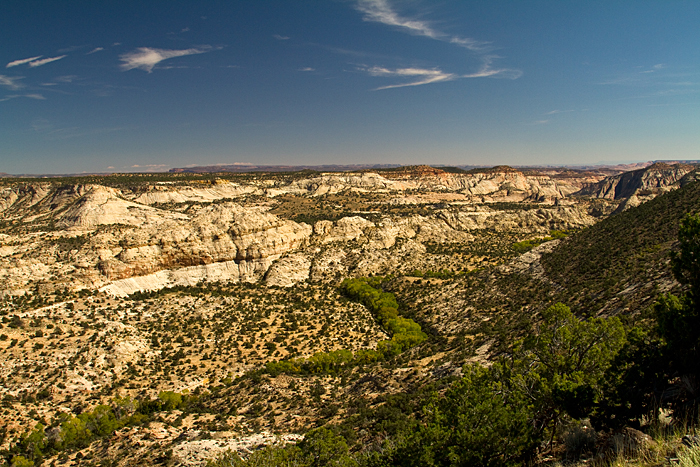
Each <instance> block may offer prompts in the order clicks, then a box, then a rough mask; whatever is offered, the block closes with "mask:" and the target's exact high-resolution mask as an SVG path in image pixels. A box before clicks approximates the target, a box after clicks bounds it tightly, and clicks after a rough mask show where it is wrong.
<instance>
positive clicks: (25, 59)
mask: <svg viewBox="0 0 700 467" xmlns="http://www.w3.org/2000/svg"><path fill="white" fill-rule="evenodd" d="M41 57H43V55H37V56H36V57H32V58H23V59H21V60H15V61H12V62H10V63H8V64H7V65H5V68H12V67H13V66H18V65H24V64H25V63H29V62H33V61H34V60H37V59H39V58H41Z"/></svg>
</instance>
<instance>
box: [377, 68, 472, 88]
mask: <svg viewBox="0 0 700 467" xmlns="http://www.w3.org/2000/svg"><path fill="white" fill-rule="evenodd" d="M365 71H367V72H368V73H369V74H370V75H372V76H381V77H389V78H409V81H408V82H407V83H400V84H390V85H388V86H380V87H378V88H375V89H374V90H375V91H381V90H382V89H394V88H403V87H406V86H420V85H422V84H431V83H438V82H441V81H452V80H453V79H457V78H459V75H455V74H453V73H445V72H444V71H442V70H439V69H437V68H396V69H394V70H390V69H388V68H384V67H379V66H374V67H372V68H368V69H366V70H365Z"/></svg>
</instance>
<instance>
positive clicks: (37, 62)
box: [29, 55, 67, 68]
mask: <svg viewBox="0 0 700 467" xmlns="http://www.w3.org/2000/svg"><path fill="white" fill-rule="evenodd" d="M65 57H67V55H59V56H58V57H49V58H44V59H41V60H34V61H32V62H29V66H30V67H31V68H36V67H38V66H42V65H46V64H47V63H51V62H55V61H57V60H60V59H62V58H65Z"/></svg>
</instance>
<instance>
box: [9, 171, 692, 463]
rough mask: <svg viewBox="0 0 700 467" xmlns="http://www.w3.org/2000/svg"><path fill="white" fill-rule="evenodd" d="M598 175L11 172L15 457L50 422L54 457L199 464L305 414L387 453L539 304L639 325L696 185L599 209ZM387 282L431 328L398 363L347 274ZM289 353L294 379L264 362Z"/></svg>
mask: <svg viewBox="0 0 700 467" xmlns="http://www.w3.org/2000/svg"><path fill="white" fill-rule="evenodd" d="M596 177H599V175H596V174H590V173H582V172H562V173H544V172H536V173H526V172H525V173H524V172H522V171H518V170H515V169H512V168H508V167H496V168H493V169H491V170H478V171H473V172H470V173H463V172H462V171H457V170H453V171H447V170H442V169H433V168H426V167H412V168H403V169H400V170H385V171H382V172H365V173H327V174H319V173H303V174H268V175H264V176H263V175H261V174H232V175H230V176H228V178H221V177H219V176H205V175H190V174H184V175H183V174H175V175H157V176H128V177H127V176H124V177H121V176H119V177H90V178H80V179H70V180H52V181H46V180H16V179H13V180H5V181H3V185H2V188H0V210H1V212H2V223H0V257H1V258H2V265H1V266H0V281H2V283H3V288H2V289H1V290H0V315H1V316H2V323H0V325H1V326H2V328H0V355H2V356H3V358H2V363H0V397H1V398H2V400H3V407H2V412H0V421H2V422H3V426H4V429H0V451H1V452H2V456H4V457H5V458H10V457H11V456H10V450H11V449H13V446H16V445H18V444H17V443H19V446H25V445H24V444H22V443H25V444H26V442H25V441H22V440H26V439H28V438H27V437H26V436H27V434H28V433H29V432H30V431H31V430H32V429H34V427H35V426H37V423H41V424H42V425H43V426H45V427H47V428H46V429H45V430H44V429H43V428H42V429H41V430H44V433H45V436H46V437H47V438H46V439H48V440H49V441H50V442H51V443H52V444H51V445H52V446H55V447H56V446H57V448H56V449H55V450H53V451H51V454H50V456H51V457H50V459H47V463H49V464H54V465H62V464H66V463H69V462H72V463H74V464H75V465H95V464H96V463H97V462H102V460H108V461H109V463H110V464H108V465H112V466H117V465H118V466H126V465H137V464H142V465H144V464H147V465H188V466H202V467H203V466H204V465H205V464H206V459H207V458H213V457H216V456H217V455H218V454H219V453H221V452H224V451H225V450H226V449H229V448H230V449H233V450H235V451H237V452H239V453H241V454H242V455H246V454H247V453H249V452H250V450H253V449H256V448H258V447H259V446H260V445H261V444H269V443H272V442H274V440H275V437H274V435H273V434H278V435H279V436H281V438H280V439H282V440H286V441H288V442H295V441H298V440H299V439H300V436H301V434H303V433H306V432H308V430H309V429H311V428H312V427H315V426H332V427H334V429H336V430H341V431H342V432H343V436H345V438H346V439H347V440H348V442H349V443H350V444H351V445H352V446H353V447H352V449H355V450H358V451H359V450H362V449H365V448H366V447H368V446H374V445H375V444H374V443H378V442H380V441H381V439H382V437H384V436H385V435H386V433H393V432H396V430H397V427H398V426H400V425H401V423H402V420H405V418H402V417H410V416H412V415H411V413H412V412H411V411H419V410H420V408H419V407H418V406H417V405H415V404H417V402H416V401H418V400H421V397H423V396H420V397H419V395H421V394H428V393H429V391H431V390H433V389H436V388H437V389H439V388H442V387H445V386H446V385H448V384H450V382H451V381H453V380H454V378H455V377H456V376H458V375H460V374H461V368H462V366H463V365H464V364H465V363H467V362H475V361H478V362H487V361H488V360H489V359H490V358H492V357H494V356H497V355H498V354H499V353H500V352H502V351H503V350H504V349H505V348H506V347H507V346H508V345H509V344H510V343H512V342H513V341H514V339H515V338H516V337H517V336H519V335H522V334H523V333H524V332H525V330H526V329H529V326H530V325H531V323H532V320H533V319H535V320H536V319H537V316H538V314H539V313H540V312H541V311H542V310H543V309H544V308H546V307H547V306H548V305H550V304H552V303H554V302H556V301H563V302H565V303H569V304H570V305H571V306H572V308H573V309H574V311H575V312H576V313H578V314H582V315H613V314H616V315H625V316H633V315H635V314H637V313H639V312H641V311H643V310H644V309H645V308H646V307H648V306H649V304H650V303H651V302H652V301H653V300H654V298H655V297H656V296H657V295H658V293H659V292H662V291H667V290H677V289H678V284H677V283H675V282H674V281H673V280H672V279H671V276H670V274H669V271H668V265H667V258H668V252H669V251H670V249H672V248H673V246H674V240H675V235H676V233H677V230H676V229H677V224H678V220H679V219H680V218H681V217H682V216H683V215H684V213H685V212H697V211H698V210H699V209H700V208H698V206H700V188H698V187H700V184H699V183H694V182H691V181H690V179H689V178H688V177H686V178H685V179H684V180H685V181H684V182H682V183H681V182H679V183H678V185H679V186H680V185H683V188H682V189H678V190H676V191H672V192H669V193H666V194H664V195H662V196H658V197H656V198H655V199H654V200H652V201H649V202H648V203H645V204H643V205H642V206H640V207H638V208H635V209H630V210H628V211H625V212H623V213H620V214H614V215H612V216H610V217H607V218H604V219H603V217H605V216H604V213H609V212H611V211H613V210H614V209H616V208H617V206H618V203H619V200H615V199H608V198H605V197H602V198H594V199H590V198H588V197H580V196H573V193H576V192H577V191H579V190H580V189H581V188H582V187H585V186H587V185H588V184H592V183H594V182H596V181H597V179H596ZM377 275H380V276H383V277H384V279H376V281H377V283H378V284H381V287H382V290H381V291H378V292H377V293H380V292H383V293H385V294H386V293H391V294H393V296H394V297H395V299H396V300H397V301H398V305H395V306H396V310H395V311H393V312H394V313H398V314H399V315H400V318H401V320H398V321H397V322H400V323H403V324H402V326H404V327H406V328H408V327H410V326H413V327H415V326H418V329H419V330H420V332H421V333H424V335H425V336H426V337H427V339H425V340H424V341H421V343H420V344H419V345H416V346H414V347H412V348H408V349H406V350H405V351H403V352H402V353H399V354H396V355H393V354H392V356H391V357H390V358H385V359H381V358H376V355H378V353H377V352H378V350H379V349H381V346H382V344H381V343H382V342H383V343H386V342H387V341H389V339H390V338H391V332H390V331H389V328H388V327H387V326H386V325H385V324H384V322H382V320H380V319H379V318H378V316H375V314H373V312H372V310H371V308H368V307H365V306H363V305H361V304H360V303H357V302H354V301H352V300H350V299H349V298H348V296H345V295H343V294H342V293H341V289H340V288H339V287H338V286H339V284H340V283H341V282H342V281H343V279H345V278H349V277H367V276H377ZM384 312H385V311H384ZM395 319H398V318H395ZM392 332H393V331H392ZM363 352H365V353H363ZM372 352H375V353H372ZM348 355H349V357H348ZM358 355H359V356H360V357H357V356H358ZM372 355H374V356H375V357H372V358H370V357H371V356H372ZM362 356H365V357H366V358H365V357H362ZM362 358H365V360H362ZM311 359H315V360H313V361H314V362H315V364H317V365H318V367H319V368H325V369H323V371H318V372H314V371H311V370H309V368H310V365H306V366H304V364H303V362H308V361H311ZM333 359H336V360H337V359H339V360H337V361H341V362H345V363H342V364H337V361H336V360H333ZM348 359H350V360H348ZM279 360H289V361H291V362H292V363H289V364H288V367H290V366H289V365H291V367H290V368H292V369H294V365H297V367H298V368H297V370H298V371H297V370H295V371H297V372H296V373H295V372H294V371H291V372H288V373H284V372H282V373H281V374H279V373H277V372H266V369H267V368H268V367H267V366H266V364H267V363H269V362H277V361H279ZM334 362H335V363H334ZM334 365H335V366H334ZM301 367H303V371H302V368H301ZM304 371H306V373H304ZM100 407H102V408H100ZM104 407H107V408H108V409H109V410H110V411H111V412H109V413H112V414H113V415H114V416H115V417H117V418H118V420H119V423H117V421H114V423H113V424H112V425H110V427H111V428H110V429H106V428H105V429H104V430H105V432H104V433H102V434H99V436H98V435H97V434H91V435H90V436H92V437H90V438H89V439H88V438H85V439H84V440H83V441H82V442H77V441H76V442H72V441H71V442H69V441H66V439H67V438H65V437H66V436H68V435H67V433H68V431H63V430H64V428H65V427H73V426H78V425H79V422H77V421H75V420H83V419H85V420H88V421H89V423H94V422H93V421H90V420H93V419H91V418H90V417H93V418H94V417H97V415H95V414H100V413H104V411H105V410H107V409H105V408H104ZM100 411H102V412H100ZM80 414H84V415H83V418H80V416H81V415H80ZM66 430H67V428H66ZM343 430H344V431H343ZM94 433H97V431H94ZM86 436H87V435H86ZM61 443H63V444H61ZM71 443H73V444H71ZM25 447H26V446H25ZM16 449H19V448H16ZM8 456H9V457H8Z"/></svg>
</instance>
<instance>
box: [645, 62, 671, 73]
mask: <svg viewBox="0 0 700 467" xmlns="http://www.w3.org/2000/svg"><path fill="white" fill-rule="evenodd" d="M664 68H666V65H664V64H663V63H657V64H656V65H654V66H653V67H651V69H649V70H644V71H640V73H656V72H657V71H659V70H663V69H664Z"/></svg>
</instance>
